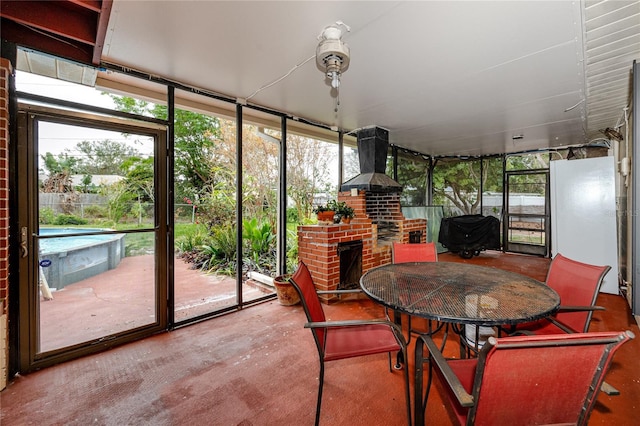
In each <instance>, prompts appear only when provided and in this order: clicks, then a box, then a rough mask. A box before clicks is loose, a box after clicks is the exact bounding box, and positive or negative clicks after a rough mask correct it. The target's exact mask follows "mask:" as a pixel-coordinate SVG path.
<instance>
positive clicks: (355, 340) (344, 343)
mask: <svg viewBox="0 0 640 426" xmlns="http://www.w3.org/2000/svg"><path fill="white" fill-rule="evenodd" d="M399 350H401V347H400V345H399V344H398V342H397V340H396V338H395V336H394V335H393V332H392V331H391V328H389V326H387V325H384V324H380V325H378V324H374V325H366V326H357V327H338V328H330V329H328V330H327V344H326V346H325V356H324V359H325V361H333V360H337V359H344V358H351V357H356V356H361V355H371V354H378V353H384V352H394V351H399Z"/></svg>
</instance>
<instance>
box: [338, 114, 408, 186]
mask: <svg viewBox="0 0 640 426" xmlns="http://www.w3.org/2000/svg"><path fill="white" fill-rule="evenodd" d="M357 137H358V160H360V174H359V175H358V176H356V177H354V178H353V179H350V180H348V181H346V182H345V183H343V184H342V185H341V186H340V191H349V190H351V189H352V188H357V189H364V190H365V191H369V192H402V186H400V184H399V183H398V182H396V181H395V180H393V179H391V178H390V177H389V176H387V175H386V174H385V169H386V168H387V152H388V150H389V131H388V130H386V129H383V128H381V127H375V126H372V127H365V128H363V129H360V130H358V133H357Z"/></svg>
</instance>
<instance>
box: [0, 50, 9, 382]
mask: <svg viewBox="0 0 640 426" xmlns="http://www.w3.org/2000/svg"><path fill="white" fill-rule="evenodd" d="M11 73H12V68H11V63H10V62H9V60H8V59H5V58H0V390H2V389H4V388H5V387H6V386H7V373H8V361H9V359H8V357H9V353H8V349H9V346H8V340H7V339H8V320H7V318H8V317H7V307H8V303H7V302H8V299H7V298H8V293H9V206H8V203H9V181H8V175H9V76H10V75H11Z"/></svg>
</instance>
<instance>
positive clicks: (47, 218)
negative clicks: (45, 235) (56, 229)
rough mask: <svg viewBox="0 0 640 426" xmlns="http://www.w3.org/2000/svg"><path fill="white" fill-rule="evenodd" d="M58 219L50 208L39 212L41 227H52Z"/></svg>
mask: <svg viewBox="0 0 640 426" xmlns="http://www.w3.org/2000/svg"><path fill="white" fill-rule="evenodd" d="M55 219H56V213H55V212H54V211H53V209H51V208H49V207H45V208H42V209H40V210H39V211H38V222H39V223H40V224H41V225H52V224H53V222H54V220H55Z"/></svg>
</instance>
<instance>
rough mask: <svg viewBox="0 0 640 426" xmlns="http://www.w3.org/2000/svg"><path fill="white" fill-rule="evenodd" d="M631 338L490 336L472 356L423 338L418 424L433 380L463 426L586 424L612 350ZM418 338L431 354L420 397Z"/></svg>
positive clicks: (418, 389)
mask: <svg viewBox="0 0 640 426" xmlns="http://www.w3.org/2000/svg"><path fill="white" fill-rule="evenodd" d="M632 338H634V335H633V333H632V332H630V331H626V332H598V333H575V334H555V335H540V336H538V335H533V336H531V335H521V336H515V337H504V338H495V337H490V338H489V339H488V340H487V343H486V344H485V345H484V347H483V348H482V350H481V351H480V354H479V356H478V357H477V358H471V359H454V360H446V359H445V358H444V357H443V355H442V353H441V352H440V350H439V348H438V347H437V346H436V344H435V343H434V341H433V340H432V339H431V338H430V337H428V336H421V337H420V338H419V340H418V341H417V344H418V345H419V348H418V349H417V350H416V369H417V372H416V380H417V381H419V382H417V386H416V395H415V400H416V403H415V404H416V425H421V424H422V421H423V416H424V408H425V407H426V405H427V404H426V402H427V399H428V396H429V388H430V385H431V381H432V379H433V378H435V381H436V382H437V383H438V384H439V385H440V386H441V392H440V394H441V396H442V399H443V402H444V404H445V406H447V408H448V410H449V412H450V414H451V415H452V417H453V418H454V419H456V420H457V422H458V423H459V424H461V425H465V424H466V425H509V424H511V425H542V424H545V425H549V424H566V425H568V424H571V425H586V424H587V421H588V420H589V416H590V414H591V411H592V410H593V407H594V405H595V403H596V398H597V396H598V392H597V391H596V390H597V389H598V388H599V387H600V385H601V384H602V382H603V378H604V374H605V373H606V371H607V369H608V368H609V365H610V364H611V360H612V357H613V355H614V353H615V351H616V350H617V349H618V348H619V347H620V345H622V344H623V343H624V342H626V341H628V340H629V339H632ZM423 343H424V344H425V345H426V347H427V349H428V355H429V357H428V360H429V362H428V364H429V376H428V384H427V392H426V396H425V397H424V400H423V399H422V395H421V389H422V365H423V364H422V362H423V361H424V360H423V359H422V349H423ZM434 373H435V374H434ZM421 402H422V404H421Z"/></svg>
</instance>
